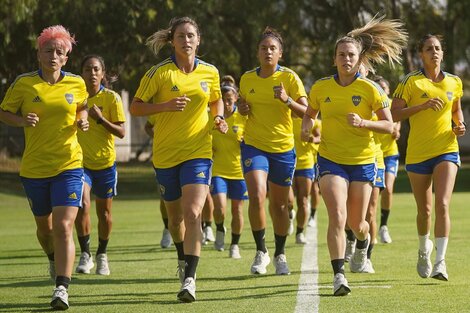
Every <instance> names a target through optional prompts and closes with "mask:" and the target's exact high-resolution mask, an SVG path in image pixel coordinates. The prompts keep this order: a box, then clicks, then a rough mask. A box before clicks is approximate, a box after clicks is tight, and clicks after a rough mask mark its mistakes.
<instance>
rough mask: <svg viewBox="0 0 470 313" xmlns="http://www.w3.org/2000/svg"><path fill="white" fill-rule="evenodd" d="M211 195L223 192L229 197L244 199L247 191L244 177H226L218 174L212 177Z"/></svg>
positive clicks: (246, 197)
mask: <svg viewBox="0 0 470 313" xmlns="http://www.w3.org/2000/svg"><path fill="white" fill-rule="evenodd" d="M210 190H211V195H215V194H218V193H225V194H227V197H228V198H229V199H234V200H246V199H248V191H247V190H246V183H245V180H244V179H228V178H223V177H220V176H214V177H212V182H211V186H210Z"/></svg>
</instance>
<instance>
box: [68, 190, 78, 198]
mask: <svg viewBox="0 0 470 313" xmlns="http://www.w3.org/2000/svg"><path fill="white" fill-rule="evenodd" d="M69 199H74V200H77V194H76V193H75V192H74V193H71V194H70V195H69Z"/></svg>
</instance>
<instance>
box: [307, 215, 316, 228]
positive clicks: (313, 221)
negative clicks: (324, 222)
mask: <svg viewBox="0 0 470 313" xmlns="http://www.w3.org/2000/svg"><path fill="white" fill-rule="evenodd" d="M307 226H308V227H313V226H315V218H314V217H312V216H310V217H309V218H308V223H307Z"/></svg>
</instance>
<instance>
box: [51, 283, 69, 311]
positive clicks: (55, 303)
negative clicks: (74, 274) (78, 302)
mask: <svg viewBox="0 0 470 313" xmlns="http://www.w3.org/2000/svg"><path fill="white" fill-rule="evenodd" d="M51 307H52V308H53V309H54V310H67V309H68V308H69V295H68V293H67V289H65V287H64V286H62V285H61V286H59V287H56V288H54V292H53V293H52V299H51Z"/></svg>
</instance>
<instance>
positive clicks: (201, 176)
mask: <svg viewBox="0 0 470 313" xmlns="http://www.w3.org/2000/svg"><path fill="white" fill-rule="evenodd" d="M196 177H199V178H206V175H204V172H200V173H199V174H197V175H196Z"/></svg>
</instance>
